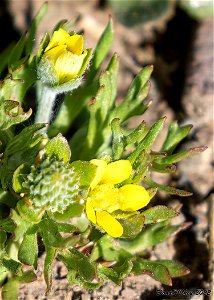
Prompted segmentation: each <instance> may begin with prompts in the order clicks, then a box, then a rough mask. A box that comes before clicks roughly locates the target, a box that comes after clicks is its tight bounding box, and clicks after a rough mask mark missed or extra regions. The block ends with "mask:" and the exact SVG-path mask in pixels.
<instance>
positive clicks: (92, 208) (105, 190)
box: [86, 159, 150, 238]
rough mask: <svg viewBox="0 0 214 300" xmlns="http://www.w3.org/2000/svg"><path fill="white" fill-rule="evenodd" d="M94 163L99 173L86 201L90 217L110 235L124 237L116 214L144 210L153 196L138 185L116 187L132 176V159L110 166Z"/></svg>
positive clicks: (102, 161) (113, 163) (93, 161)
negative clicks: (118, 211) (117, 212)
mask: <svg viewBox="0 0 214 300" xmlns="http://www.w3.org/2000/svg"><path fill="white" fill-rule="evenodd" d="M91 163H92V164H94V165H96V166H97V170H96V175H95V178H94V179H93V181H92V182H91V185H90V187H91V191H90V193H89V196H88V198H87V200H86V214H87V217H88V219H89V220H90V221H91V222H92V223H94V224H96V225H98V226H99V227H100V228H102V229H103V230H104V231H105V232H107V233H108V234H109V235H110V236H112V237H115V238H117V237H120V236H121V235H122V234H123V227H122V225H121V224H120V222H119V221H118V220H117V219H116V218H115V217H114V216H113V215H112V213H113V212H115V211H117V210H121V211H123V212H135V211H137V210H139V209H141V208H142V207H144V206H146V205H147V204H148V203H149V201H150V197H149V194H148V192H147V191H146V189H145V188H144V187H142V186H140V185H136V184H125V185H123V186H122V187H119V188H118V187H115V185H116V184H118V183H121V182H123V181H124V180H126V179H128V178H129V177H130V175H131V174H132V166H131V163H130V162H129V161H128V160H118V161H115V162H111V163H109V164H107V163H106V162H105V161H104V160H99V159H93V160H91Z"/></svg>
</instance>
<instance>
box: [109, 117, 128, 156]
mask: <svg viewBox="0 0 214 300" xmlns="http://www.w3.org/2000/svg"><path fill="white" fill-rule="evenodd" d="M111 128H112V138H113V140H112V154H113V157H112V159H113V160H118V159H120V158H121V157H122V156H123V151H124V148H125V141H124V135H123V132H122V129H121V127H120V119H113V120H112V122H111Z"/></svg>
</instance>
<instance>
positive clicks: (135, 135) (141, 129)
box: [125, 121, 148, 146]
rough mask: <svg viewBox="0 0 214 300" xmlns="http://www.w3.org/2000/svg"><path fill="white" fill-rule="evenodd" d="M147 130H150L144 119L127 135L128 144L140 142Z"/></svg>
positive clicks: (126, 141)
mask: <svg viewBox="0 0 214 300" xmlns="http://www.w3.org/2000/svg"><path fill="white" fill-rule="evenodd" d="M147 132H148V130H147V128H146V124H145V122H144V121H143V122H142V123H140V124H139V125H138V126H137V127H136V128H135V129H134V130H132V132H131V133H129V134H128V135H127V136H126V137H125V144H126V146H127V145H131V144H135V143H137V142H140V141H141V140H142V139H143V138H144V137H145V135H146V133H147Z"/></svg>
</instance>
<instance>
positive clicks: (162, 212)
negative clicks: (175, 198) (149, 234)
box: [141, 205, 178, 224]
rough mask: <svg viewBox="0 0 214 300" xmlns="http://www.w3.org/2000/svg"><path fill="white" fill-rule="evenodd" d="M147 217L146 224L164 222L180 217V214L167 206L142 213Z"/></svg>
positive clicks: (157, 206)
mask: <svg viewBox="0 0 214 300" xmlns="http://www.w3.org/2000/svg"><path fill="white" fill-rule="evenodd" d="M141 214H142V215H143V216H145V224H151V223H157V222H162V221H165V220H169V219H172V218H174V217H176V216H177V215H178V213H177V212H176V211H175V210H174V209H172V208H169V207H167V206H164V205H156V206H153V207H151V208H149V209H147V210H145V211H143V212H142V213H141Z"/></svg>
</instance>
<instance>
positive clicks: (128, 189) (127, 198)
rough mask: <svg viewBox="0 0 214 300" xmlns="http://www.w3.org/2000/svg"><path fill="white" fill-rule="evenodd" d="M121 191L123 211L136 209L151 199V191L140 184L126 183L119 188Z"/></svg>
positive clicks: (121, 207)
mask: <svg viewBox="0 0 214 300" xmlns="http://www.w3.org/2000/svg"><path fill="white" fill-rule="evenodd" d="M119 193H120V195H121V203H120V209H121V210H123V211H136V210H138V209H140V208H142V207H144V206H146V205H147V204H148V203H149V201H150V198H149V193H148V192H147V191H146V189H145V188H144V187H142V186H140V185H136V184H126V185H124V186H123V187H121V188H119Z"/></svg>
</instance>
